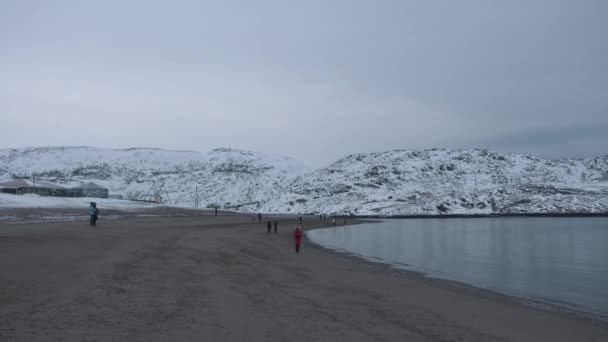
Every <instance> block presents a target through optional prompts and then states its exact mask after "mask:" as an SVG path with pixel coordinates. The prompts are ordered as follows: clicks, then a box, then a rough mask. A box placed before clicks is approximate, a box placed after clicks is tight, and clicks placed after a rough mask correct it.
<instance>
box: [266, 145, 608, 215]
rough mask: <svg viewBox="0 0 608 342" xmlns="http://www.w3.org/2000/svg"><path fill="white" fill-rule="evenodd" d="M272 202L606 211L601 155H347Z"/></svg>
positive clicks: (412, 211)
mask: <svg viewBox="0 0 608 342" xmlns="http://www.w3.org/2000/svg"><path fill="white" fill-rule="evenodd" d="M285 203H288V205H285ZM273 204H274V203H273ZM276 205H278V206H277V207H272V206H270V207H269V208H268V209H269V210H277V211H282V210H286V209H288V208H289V207H291V210H292V211H295V212H300V211H310V212H323V211H329V212H338V213H352V214H358V215H374V214H380V215H417V214H490V213H524V212H535V213H546V212H598V211H601V212H606V211H608V158H607V157H601V158H593V159H587V160H560V161H549V160H542V159H538V158H534V157H528V156H521V155H513V154H504V153H498V152H491V151H487V150H447V149H432V150H399V151H388V152H381V153H369V154H355V155H350V156H347V157H345V158H342V159H340V160H338V161H337V162H335V163H334V164H332V165H330V166H329V167H327V168H323V169H320V170H316V171H314V172H312V173H309V174H307V175H304V176H303V177H301V178H299V179H297V180H296V181H294V182H293V183H292V185H291V187H290V193H288V194H286V195H285V196H284V198H283V201H282V203H276Z"/></svg>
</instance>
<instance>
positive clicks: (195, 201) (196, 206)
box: [194, 184, 198, 209]
mask: <svg viewBox="0 0 608 342" xmlns="http://www.w3.org/2000/svg"><path fill="white" fill-rule="evenodd" d="M194 207H195V208H197V209H198V184H197V185H196V190H195V193H194Z"/></svg>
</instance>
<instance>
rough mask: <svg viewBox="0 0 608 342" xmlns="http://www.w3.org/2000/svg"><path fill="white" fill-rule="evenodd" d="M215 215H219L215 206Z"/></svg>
mask: <svg viewBox="0 0 608 342" xmlns="http://www.w3.org/2000/svg"><path fill="white" fill-rule="evenodd" d="M215 216H217V207H215Z"/></svg>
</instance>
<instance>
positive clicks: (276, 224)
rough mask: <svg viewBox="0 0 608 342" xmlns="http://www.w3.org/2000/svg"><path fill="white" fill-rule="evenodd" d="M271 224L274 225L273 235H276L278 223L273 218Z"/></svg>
mask: <svg viewBox="0 0 608 342" xmlns="http://www.w3.org/2000/svg"><path fill="white" fill-rule="evenodd" d="M273 225H274V235H277V228H279V223H278V222H277V221H276V220H275V221H274V222H273Z"/></svg>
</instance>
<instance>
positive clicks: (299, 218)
mask: <svg viewBox="0 0 608 342" xmlns="http://www.w3.org/2000/svg"><path fill="white" fill-rule="evenodd" d="M298 220H300V224H302V216H300V217H298Z"/></svg>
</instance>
